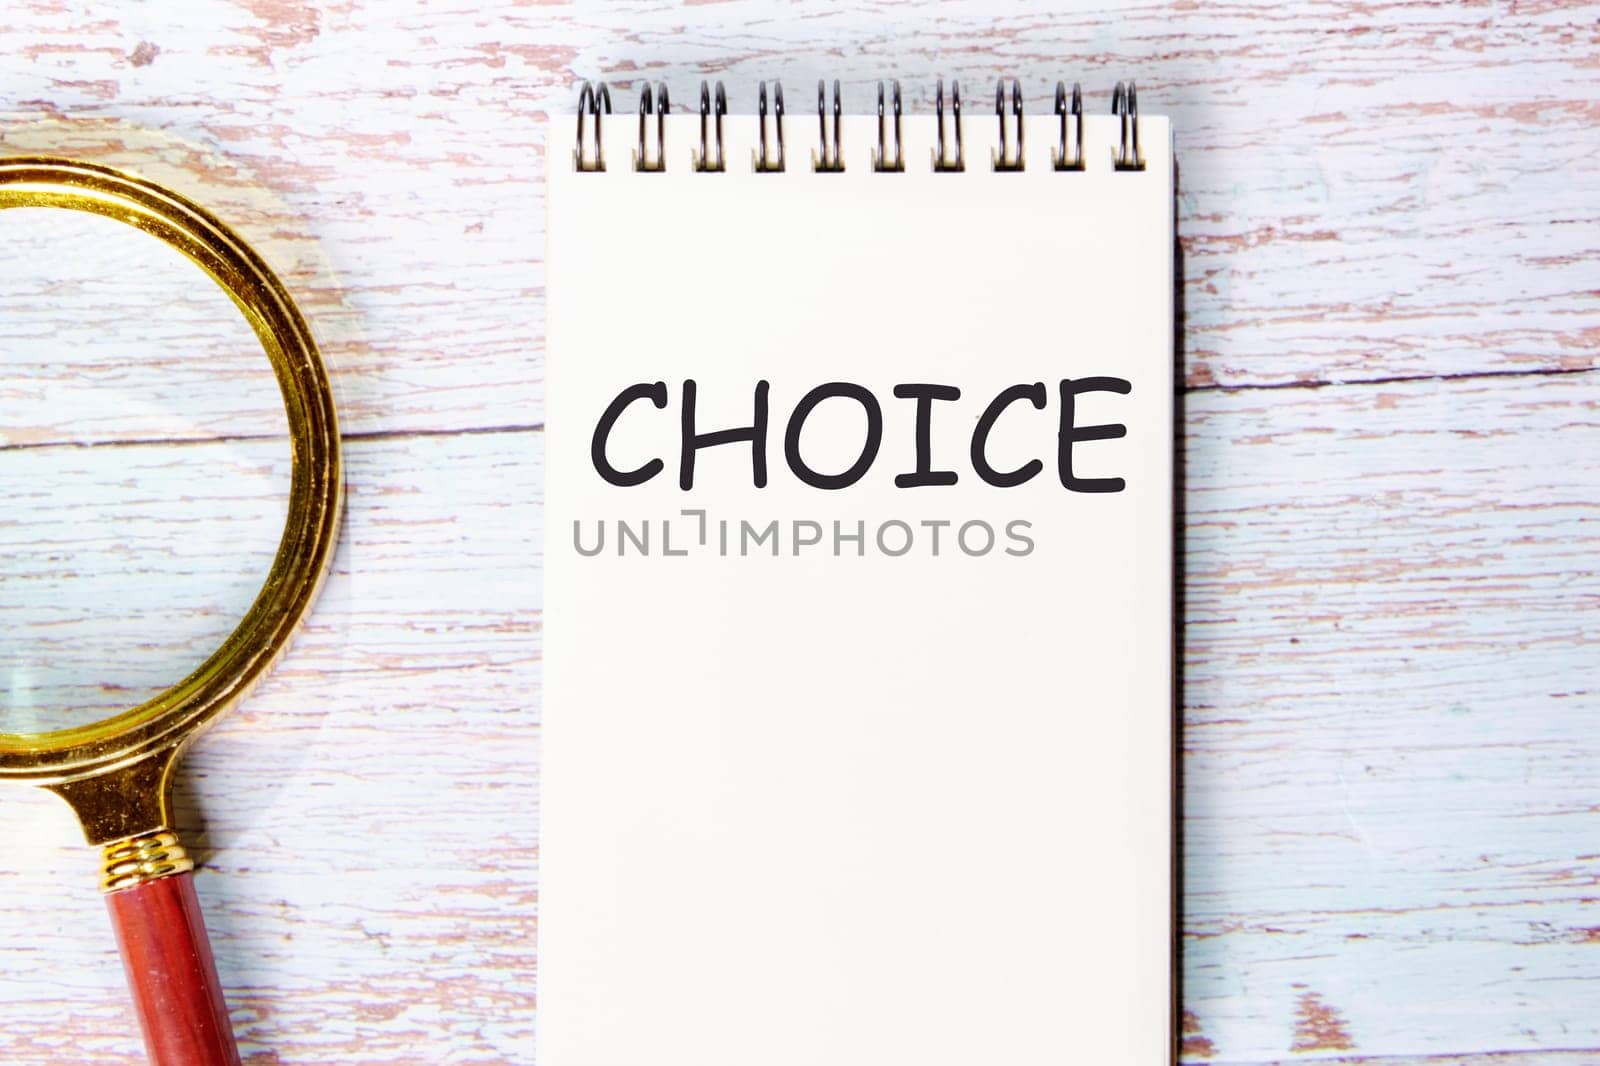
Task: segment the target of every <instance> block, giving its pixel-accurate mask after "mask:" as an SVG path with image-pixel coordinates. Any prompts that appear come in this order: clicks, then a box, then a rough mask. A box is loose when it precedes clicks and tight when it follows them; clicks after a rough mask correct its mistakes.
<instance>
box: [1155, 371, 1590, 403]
mask: <svg viewBox="0 0 1600 1066" xmlns="http://www.w3.org/2000/svg"><path fill="white" fill-rule="evenodd" d="M1597 370H1600V367H1593V366H1576V367H1554V366H1552V367H1540V368H1539V369H1536V370H1475V371H1469V372H1468V373H1465V374H1396V375H1394V376H1392V377H1386V378H1357V379H1355V380H1352V381H1334V380H1331V379H1329V380H1321V379H1315V380H1311V381H1264V382H1259V383H1254V382H1249V383H1245V384H1240V385H1224V384H1215V385H1184V386H1181V387H1180V388H1179V389H1178V390H1177V391H1178V394H1179V395H1181V396H1187V395H1190V394H1191V393H1204V392H1265V391H1268V390H1272V389H1327V388H1360V387H1364V386H1374V385H1409V384H1412V383H1414V382H1418V381H1479V380H1489V379H1494V378H1530V377H1572V376H1575V375H1581V374H1593V373H1595V372H1596V371H1597Z"/></svg>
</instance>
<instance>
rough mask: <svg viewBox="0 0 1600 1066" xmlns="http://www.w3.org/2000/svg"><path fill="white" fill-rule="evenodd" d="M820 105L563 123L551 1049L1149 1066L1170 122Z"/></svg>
mask: <svg viewBox="0 0 1600 1066" xmlns="http://www.w3.org/2000/svg"><path fill="white" fill-rule="evenodd" d="M828 88H830V87H821V88H820V89H819V92H821V94H822V96H821V104H820V107H819V106H817V104H818V101H817V98H816V97H814V96H812V95H811V94H810V93H809V92H806V93H799V92H796V91H795V90H793V89H792V88H791V91H790V99H789V100H788V106H787V108H786V109H785V110H784V113H783V115H782V117H781V119H780V118H779V116H778V114H777V113H776V112H777V108H776V107H774V97H775V96H776V94H775V93H772V92H770V90H769V87H768V86H766V85H763V86H761V87H760V92H761V98H760V99H759V101H758V99H757V98H756V94H755V93H754V92H751V93H745V94H743V96H744V97H748V98H741V96H740V95H739V94H737V93H734V94H729V93H726V92H723V91H720V87H718V88H717V89H713V88H711V87H707V89H706V91H705V94H704V97H703V99H704V101H705V102H704V104H703V105H702V107H703V111H702V110H700V109H698V108H696V106H695V105H696V104H697V103H699V100H697V99H696V98H695V97H694V95H693V94H684V97H682V98H680V97H678V96H677V94H674V99H678V100H679V103H680V104H681V103H683V102H684V99H687V100H688V102H689V103H690V109H689V110H688V111H687V112H685V111H683V110H681V108H680V110H679V111H677V112H674V113H671V114H669V115H667V116H666V117H665V118H664V119H660V118H658V117H657V116H658V115H659V102H658V101H659V97H658V96H656V93H659V90H658V89H655V88H654V87H652V99H651V101H650V107H649V109H648V110H647V111H646V113H645V114H644V117H642V118H641V117H639V116H638V115H637V114H636V113H635V112H636V109H635V107H634V106H633V101H631V100H630V101H628V102H627V103H626V104H621V103H619V106H621V108H622V111H623V112H626V114H615V115H607V114H606V113H605V111H604V106H603V101H602V99H601V96H600V94H599V93H598V91H597V90H594V89H591V90H589V91H588V93H587V94H586V96H585V97H584V99H583V102H582V107H583V109H584V113H585V120H584V123H582V124H579V125H578V128H577V130H576V133H577V134H578V138H579V139H578V140H576V141H575V139H574V132H575V130H574V125H575V124H574V121H573V117H572V116H571V115H567V116H561V117H559V118H558V119H557V120H556V121H554V122H553V123H552V125H551V127H550V131H549V141H548V143H549V145H550V149H549V154H548V158H547V164H546V165H547V173H548V184H549V198H548V202H549V219H548V222H549V227H548V233H549V257H548V262H549V275H548V289H547V291H548V302H549V303H548V314H549V332H548V335H549V352H548V363H549V377H548V418H547V445H548V452H547V461H548V481H547V489H548V503H547V519H548V521H547V530H546V536H547V546H546V558H547V570H546V600H545V634H546V642H547V643H546V647H547V660H546V666H545V692H544V706H545V717H544V725H543V740H542V760H543V761H542V778H541V780H542V782H543V784H542V799H541V830H540V848H541V887H540V929H539V955H538V957H539V987H538V1000H539V1025H540V1046H539V1052H538V1054H539V1062H540V1066H891V1064H893V1066H898V1064H907V1066H911V1064H915V1066H979V1064H982V1066H1067V1064H1085V1066H1155V1064H1161V1063H1166V1062H1168V1061H1169V1060H1170V1059H1171V1056H1172V1047H1173V1030H1172V1014H1173V987H1174V979H1173V972H1172V970H1173V957H1174V952H1173V832H1172V809H1173V784H1172V782H1173V703H1172V678H1173V663H1172V658H1173V640H1172V608H1171V604H1172V573H1173V568H1172V544H1173V541H1172V518H1173V509H1172V500H1173V479H1172V464H1173V347H1172V338H1173V262H1172V245H1173V162H1172V152H1171V131H1170V127H1169V125H1168V123H1167V122H1166V120H1164V119H1163V118H1161V117H1159V116H1153V115H1142V116H1138V117H1137V119H1136V123H1137V125H1136V128H1135V130H1133V131H1130V129H1129V121H1128V120H1129V118H1130V114H1129V112H1128V109H1127V108H1126V105H1125V104H1122V103H1119V110H1121V112H1122V113H1121V114H1117V115H1113V114H1109V113H1105V112H1104V107H1103V104H1102V107H1101V113H1091V114H1088V115H1087V116H1086V117H1080V114H1079V112H1078V111H1077V110H1074V109H1072V108H1071V107H1070V105H1067V104H1065V103H1059V104H1058V107H1057V109H1056V110H1055V111H1054V112H1051V111H1049V110H1048V109H1047V108H1044V107H1040V108H1037V110H1038V111H1041V112H1043V113H1029V112H1030V110H1032V109H1030V107H1028V106H1024V105H1023V104H1022V103H1021V102H1020V101H1019V103H1018V105H1017V107H1015V108H1013V106H1012V103H1011V98H1010V97H1009V96H1008V95H1002V97H1001V104H1000V107H999V108H998V112H999V113H998V114H997V113H996V109H995V108H987V109H984V108H979V107H976V106H975V105H973V103H972V102H971V100H970V99H969V100H968V102H967V107H966V109H965V112H964V113H963V114H961V115H960V117H959V118H956V116H955V114H954V113H953V108H952V107H951V102H950V99H949V96H950V94H949V93H948V92H947V87H946V86H944V85H941V86H939V89H938V94H937V99H936V103H937V109H935V108H934V107H931V106H929V97H933V96H934V94H933V93H932V92H928V93H927V94H926V95H919V96H918V97H917V99H916V101H915V102H914V103H915V106H913V101H911V100H910V99H909V97H910V95H911V94H910V93H909V92H907V93H905V94H904V102H902V103H901V104H900V106H899V107H898V108H896V106H895V102H894V95H893V93H894V92H895V89H894V88H893V87H887V88H886V90H885V97H884V98H885V101H886V102H885V103H884V104H883V105H881V108H882V109H881V111H880V112H879V113H876V114H875V113H873V110H874V109H873V107H872V104H871V99H872V98H871V97H870V96H868V95H867V93H866V91H865V90H862V92H861V96H862V99H861V100H860V101H859V103H860V105H861V106H859V107H858V108H856V109H857V110H862V111H866V112H868V113H866V114H844V113H843V112H845V111H850V110H852V107H851V106H850V105H851V103H852V101H851V100H850V99H849V98H848V94H847V98H846V99H845V100H844V101H843V104H842V105H841V106H840V108H839V111H838V112H837V113H836V112H835V110H834V107H833V103H832V99H831V94H830V93H829V92H828V91H827V89H828ZM930 88H931V87H930ZM618 95H619V98H620V95H621V94H618ZM609 96H610V94H609V93H607V94H606V97H607V98H609ZM719 98H720V100H726V101H728V103H726V104H723V103H719ZM985 99H986V101H987V100H988V99H990V98H989V97H987V96H985ZM1061 99H1064V97H1062V98H1058V100H1061ZM1101 99H1102V100H1104V97H1103V96H1102V97H1101ZM725 109H731V110H735V111H737V110H741V109H742V110H743V111H744V112H745V113H743V114H726V115H725V114H723V111H724V110H725ZM897 110H898V111H899V113H898V114H896V111H897ZM1088 110H1090V111H1093V110H1094V109H1093V108H1089V109H1088ZM596 111H598V112H599V115H598V119H599V121H596V118H597V116H596V115H595V112H596ZM1019 111H1020V112H1022V114H1021V115H1019V114H1018V112H1019ZM880 115H881V117H880ZM780 122H781V123H782V131H783V136H782V138H781V142H780V138H779V136H778V132H777V129H778V124H779V123H780ZM958 128H959V133H960V137H959V141H958V139H957V135H956V130H957V129H958ZM1130 132H1133V133H1135V134H1136V137H1135V140H1136V143H1135V144H1130V136H1129V134H1130ZM780 145H781V147H780ZM896 164H899V165H898V167H897V166H896ZM957 164H959V166H958V165H957Z"/></svg>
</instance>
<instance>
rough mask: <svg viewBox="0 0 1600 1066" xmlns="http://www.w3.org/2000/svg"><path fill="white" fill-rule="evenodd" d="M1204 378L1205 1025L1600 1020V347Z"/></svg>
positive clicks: (1189, 537)
mask: <svg viewBox="0 0 1600 1066" xmlns="http://www.w3.org/2000/svg"><path fill="white" fill-rule="evenodd" d="M1186 406H1187V415H1186V421H1187V423H1188V426H1189V435H1188V437H1187V439H1186V471H1187V491H1186V495H1185V508H1186V514H1185V523H1186V537H1185V540H1186V554H1185V560H1186V569H1187V578H1186V584H1185V590H1186V596H1185V602H1184V618H1185V623H1186V625H1185V648H1184V663H1185V673H1184V678H1183V680H1184V702H1185V735H1184V746H1185V759H1184V773H1185V779H1184V800H1185V822H1184V826H1185V835H1184V857H1185V865H1184V886H1183V887H1184V901H1185V929H1186V934H1185V940H1184V977H1185V993H1186V999H1185V1006H1186V1007H1187V1009H1188V1011H1189V1012H1190V1014H1191V1023H1192V1028H1193V1029H1194V1030H1195V1031H1194V1032H1192V1033H1191V1034H1190V1043H1191V1046H1192V1047H1193V1048H1195V1049H1196V1050H1197V1051H1199V1050H1204V1049H1205V1048H1206V1047H1208V1046H1209V1047H1210V1048H1211V1049H1213V1050H1214V1051H1215V1053H1216V1055H1217V1057H1218V1058H1241V1059H1246V1058H1260V1059H1267V1058H1273V1057H1276V1056H1278V1055H1281V1054H1284V1053H1287V1052H1289V1051H1291V1050H1296V1051H1301V1052H1303V1055H1302V1056H1299V1057H1304V1055H1315V1054H1319V1053H1320V1054H1324V1055H1328V1054H1334V1053H1337V1052H1340V1051H1352V1050H1354V1051H1361V1052H1364V1053H1368V1054H1389V1055H1394V1054H1413V1055H1420V1054H1423V1053H1428V1052H1465V1051H1483V1050H1516V1049H1563V1048H1587V1049H1596V1048H1600V1014H1597V1013H1596V1012H1595V1011H1594V1010H1593V1009H1592V1005H1593V1004H1594V1003H1595V1002H1597V999H1600V985H1597V984H1596V982H1597V980H1600V967H1597V961H1596V960H1597V959H1600V955H1597V954H1596V952H1597V947H1600V932H1597V930H1600V910H1597V908H1596V903H1595V896H1596V893H1595V885H1596V884H1597V883H1600V808H1597V807H1596V804H1595V794H1594V781H1595V773H1596V769H1597V768H1600V737H1597V734H1596V732H1595V729H1594V722H1595V714H1596V711H1597V709H1600V656H1597V652H1596V648H1597V647H1600V569H1597V567H1596V561H1597V560H1600V521H1597V519H1600V511H1597V509H1596V503H1595V499H1596V489H1597V488H1600V377H1597V376H1596V375H1594V374H1592V373H1591V374H1585V375H1578V376H1568V377H1546V378H1538V377H1535V378H1515V379H1485V380H1478V381H1462V382H1445V383H1440V382H1417V383H1410V384H1406V385H1404V386H1388V387H1383V388H1376V387H1366V388H1324V389H1288V390H1253V391H1247V392H1240V393H1217V392H1207V393H1202V394H1197V395H1191V396H1190V397H1188V399H1187V404H1186ZM1202 1041H1209V1045H1208V1044H1205V1043H1202ZM1590 1054H1591V1055H1596V1056H1600V1051H1591V1052H1590ZM1195 1057H1196V1058H1198V1057H1199V1056H1198V1054H1197V1055H1196V1056H1195Z"/></svg>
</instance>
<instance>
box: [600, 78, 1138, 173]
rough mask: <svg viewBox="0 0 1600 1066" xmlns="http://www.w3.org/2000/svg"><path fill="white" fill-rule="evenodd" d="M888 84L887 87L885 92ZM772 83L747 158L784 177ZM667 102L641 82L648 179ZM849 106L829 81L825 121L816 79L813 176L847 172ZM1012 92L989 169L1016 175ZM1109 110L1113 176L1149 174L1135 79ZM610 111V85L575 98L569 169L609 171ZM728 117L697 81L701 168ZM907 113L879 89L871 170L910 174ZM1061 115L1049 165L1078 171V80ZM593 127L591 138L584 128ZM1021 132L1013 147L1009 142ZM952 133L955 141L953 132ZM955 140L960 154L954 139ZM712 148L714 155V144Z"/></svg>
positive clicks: (659, 157)
mask: <svg viewBox="0 0 1600 1066" xmlns="http://www.w3.org/2000/svg"><path fill="white" fill-rule="evenodd" d="M886 85H887V88H886ZM944 96H945V85H944V82H943V81H942V80H941V81H940V82H938V83H937V86H936V88H935V92H934V112H935V116H936V131H937V138H938V139H937V144H936V147H935V148H934V149H933V152H932V156H933V159H932V163H933V171H934V172H935V173H955V172H960V171H964V170H966V154H965V150H964V148H963V146H962V138H961V86H960V84H959V83H957V82H955V81H951V82H950V110H951V122H950V124H949V125H948V126H947V125H946V123H945V113H944V104H945V99H944ZM767 100H768V97H767V85H766V83H765V82H762V83H761V86H760V94H759V100H758V106H759V123H760V127H759V128H760V147H759V149H757V150H756V151H754V152H752V153H751V157H752V158H751V168H752V169H753V170H754V171H755V172H756V173H758V174H771V173H781V172H783V171H784V170H785V169H786V167H787V165H788V159H787V152H786V148H785V145H784V134H783V118H784V107H783V83H782V82H777V81H774V82H773V83H772V109H771V111H770V114H771V116H772V119H773V124H772V129H773V130H775V132H776V140H777V155H776V157H774V156H773V154H772V151H771V145H770V142H769V139H768V125H767V118H768V115H769V111H768V106H767ZM670 110H671V105H670V103H669V102H668V98H667V86H666V84H665V83H658V84H657V85H656V86H655V91H654V93H652V91H651V87H650V86H649V85H645V86H644V87H643V89H642V91H641V92H640V94H639V142H638V145H637V147H635V149H634V151H633V169H634V170H636V171H640V172H643V173H656V174H659V173H661V172H662V171H665V170H666V169H667V114H668V113H669V112H670ZM843 110H844V107H843V102H842V98H841V94H840V91H839V82H838V81H837V80H835V81H834V83H833V107H832V111H833V116H832V123H831V125H830V123H829V115H828V111H829V107H828V86H827V83H826V82H823V81H818V82H817V130H818V140H819V144H818V150H816V151H813V152H812V153H811V169H812V170H814V171H816V172H817V173H820V174H839V173H842V172H843V171H844V151H843V147H842V143H841V140H842V138H841V124H842V115H843ZM1007 110H1008V108H1007V105H1006V85H1005V81H1004V80H1003V79H1002V80H1001V81H1000V82H999V84H997V85H996V86H995V94H994V111H995V118H996V120H997V121H998V122H999V125H1000V147H999V150H998V151H993V152H992V153H991V157H990V161H991V165H992V166H993V168H994V169H995V170H996V171H1001V172H1016V171H1020V170H1022V169H1023V168H1024V167H1025V166H1026V157H1025V153H1024V150H1023V149H1024V143H1023V136H1024V120H1023V108H1022V88H1021V86H1020V85H1019V84H1018V82H1017V81H1016V80H1015V79H1012V81H1011V102H1010V107H1009V110H1010V112H1011V114H1010V116H1009V118H1008V117H1007V114H1006V112H1007ZM1111 113H1112V114H1113V115H1115V116H1116V117H1117V119H1118V125H1119V127H1120V136H1119V139H1118V143H1117V145H1116V147H1114V148H1113V149H1112V150H1111V163H1112V169H1113V170H1117V171H1124V170H1127V171H1139V170H1143V169H1145V159H1144V154H1143V152H1141V151H1140V148H1139V97H1138V90H1137V89H1136V88H1135V87H1134V83H1133V82H1132V81H1126V82H1121V81H1119V82H1117V85H1116V88H1115V89H1114V90H1113V91H1112V94H1111ZM609 114H611V90H610V89H609V88H607V86H606V83H605V82H603V81H601V82H588V81H586V82H584V83H583V87H582V89H581V90H580V91H579V93H578V136H577V141H576V145H575V147H574V149H573V152H572V165H573V169H575V170H578V171H583V172H588V173H593V172H598V171H604V170H605V169H606V160H605V144H604V140H603V138H602V136H601V121H602V116H604V115H609ZM727 114H728V94H727V90H726V89H724V88H723V85H722V82H720V81H719V82H717V83H716V91H715V93H714V94H713V92H712V90H711V87H710V86H709V85H708V84H707V83H706V82H703V81H702V82H701V83H700V148H699V150H698V151H696V152H694V153H692V154H693V157H694V169H695V170H696V171H699V172H702V173H705V172H712V173H715V172H720V171H725V170H726V169H727V158H726V155H725V152H724V141H723V131H722V120H723V118H724V117H726V115H727ZM891 114H892V115H893V119H894V124H893V141H894V151H893V153H892V154H891V152H890V150H889V141H890V126H889V118H890V115H891ZM902 114H903V107H902V98H901V92H900V83H899V82H898V81H892V80H891V81H889V82H887V83H885V82H879V83H878V143H877V147H876V148H875V149H874V151H873V153H872V169H873V170H874V171H877V172H879V173H904V172H905V169H906V166H905V144H904V141H903V139H902V137H901V128H900V127H901V123H900V119H901V116H902ZM652 115H654V116H655V120H656V135H655V142H656V145H655V152H654V154H653V155H652V153H651V152H650V148H649V143H648V142H649V118H650V116H652ZM1055 115H1056V118H1057V119H1058V120H1059V122H1060V134H1059V143H1057V144H1056V145H1055V146H1053V147H1052V149H1051V152H1050V155H1051V163H1052V166H1053V169H1054V170H1056V171H1082V170H1084V169H1086V166H1087V160H1086V159H1085V157H1084V153H1083V129H1084V118H1083V90H1082V88H1081V86H1079V85H1078V84H1077V83H1076V82H1074V83H1073V85H1072V92H1071V94H1070V95H1069V94H1068V93H1067V88H1066V83H1065V82H1057V83H1056V95H1055ZM591 120H592V125H593V127H594V132H593V135H592V142H591V135H590V134H589V132H588V130H589V127H590V125H591ZM1013 130H1015V136H1016V143H1015V145H1014V146H1013V144H1012V131H1013ZM952 131H953V137H952V135H951V133H952ZM951 139H953V140H954V141H955V152H954V154H952V153H951V151H950V143H949V142H950V140H951ZM713 141H715V151H714V152H713V150H712V142H713Z"/></svg>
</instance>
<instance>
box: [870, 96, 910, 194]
mask: <svg viewBox="0 0 1600 1066" xmlns="http://www.w3.org/2000/svg"><path fill="white" fill-rule="evenodd" d="M890 84H892V85H893V86H894V94H893V96H894V103H893V107H894V159H893V161H891V160H890V158H889V142H888V137H887V132H888V131H887V129H886V128H885V125H884V113H883V82H881V81H880V82H879V83H878V147H877V149H876V150H875V151H874V152H873V153H872V169H873V170H875V171H877V172H878V173H879V174H904V173H905V170H906V156H905V148H904V146H903V144H902V143H901V140H900V83H899V82H898V81H894V82H891V83H890Z"/></svg>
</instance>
